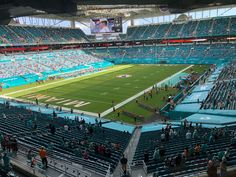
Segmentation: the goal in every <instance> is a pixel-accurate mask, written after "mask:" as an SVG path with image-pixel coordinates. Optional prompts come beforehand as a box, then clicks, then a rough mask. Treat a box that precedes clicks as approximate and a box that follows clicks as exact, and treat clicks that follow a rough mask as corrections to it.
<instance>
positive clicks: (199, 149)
mask: <svg viewBox="0 0 236 177" xmlns="http://www.w3.org/2000/svg"><path fill="white" fill-rule="evenodd" d="M194 151H195V155H197V156H198V155H200V152H201V146H200V144H196V146H195V148H194Z"/></svg>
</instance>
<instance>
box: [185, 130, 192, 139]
mask: <svg viewBox="0 0 236 177" xmlns="http://www.w3.org/2000/svg"><path fill="white" fill-rule="evenodd" d="M191 137H192V133H191V132H190V130H188V132H187V133H186V139H187V140H189V139H191Z"/></svg>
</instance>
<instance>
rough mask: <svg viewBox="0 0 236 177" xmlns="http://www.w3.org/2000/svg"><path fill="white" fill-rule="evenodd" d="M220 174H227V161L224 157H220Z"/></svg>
mask: <svg viewBox="0 0 236 177" xmlns="http://www.w3.org/2000/svg"><path fill="white" fill-rule="evenodd" d="M220 176H221V177H222V176H227V163H226V158H225V157H223V158H222V162H220Z"/></svg>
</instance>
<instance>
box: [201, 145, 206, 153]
mask: <svg viewBox="0 0 236 177" xmlns="http://www.w3.org/2000/svg"><path fill="white" fill-rule="evenodd" d="M201 151H202V153H203V154H206V153H207V144H206V143H203V144H202V145H201Z"/></svg>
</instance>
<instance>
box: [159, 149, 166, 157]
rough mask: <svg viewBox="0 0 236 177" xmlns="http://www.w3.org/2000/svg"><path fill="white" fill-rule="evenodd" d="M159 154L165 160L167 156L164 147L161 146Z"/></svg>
mask: <svg viewBox="0 0 236 177" xmlns="http://www.w3.org/2000/svg"><path fill="white" fill-rule="evenodd" d="M159 152H160V157H161V158H163V157H164V156H165V153H166V150H165V148H164V147H163V146H160V148H159Z"/></svg>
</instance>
